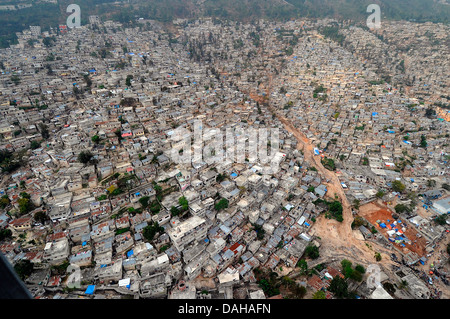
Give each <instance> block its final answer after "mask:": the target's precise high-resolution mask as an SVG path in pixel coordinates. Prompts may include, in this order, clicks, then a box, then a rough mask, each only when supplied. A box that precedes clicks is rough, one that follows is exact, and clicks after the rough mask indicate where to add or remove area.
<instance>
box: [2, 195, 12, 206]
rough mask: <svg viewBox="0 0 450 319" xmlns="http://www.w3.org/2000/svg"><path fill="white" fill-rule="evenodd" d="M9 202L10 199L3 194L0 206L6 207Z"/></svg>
mask: <svg viewBox="0 0 450 319" xmlns="http://www.w3.org/2000/svg"><path fill="white" fill-rule="evenodd" d="M10 203H11V201H10V199H9V197H8V195H3V196H2V197H1V198H0V207H1V208H6V207H7V206H8V205H9V204H10Z"/></svg>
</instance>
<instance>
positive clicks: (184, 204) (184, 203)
mask: <svg viewBox="0 0 450 319" xmlns="http://www.w3.org/2000/svg"><path fill="white" fill-rule="evenodd" d="M178 204H180V205H181V209H182V210H183V211H187V210H188V209H189V203H188V200H187V199H186V197H184V196H181V197H180V198H179V199H178Z"/></svg>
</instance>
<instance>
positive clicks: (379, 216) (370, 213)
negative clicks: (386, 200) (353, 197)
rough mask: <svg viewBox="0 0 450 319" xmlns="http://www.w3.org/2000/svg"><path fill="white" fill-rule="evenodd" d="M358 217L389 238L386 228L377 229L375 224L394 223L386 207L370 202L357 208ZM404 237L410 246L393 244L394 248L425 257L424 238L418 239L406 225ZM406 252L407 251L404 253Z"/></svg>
mask: <svg viewBox="0 0 450 319" xmlns="http://www.w3.org/2000/svg"><path fill="white" fill-rule="evenodd" d="M359 215H361V216H362V217H364V218H365V219H367V220H368V221H369V222H370V223H371V224H373V225H375V228H376V230H377V231H378V232H380V233H381V234H383V236H385V237H386V238H389V235H388V234H387V231H388V230H389V229H388V228H384V229H383V228H381V227H379V226H378V225H377V224H376V222H377V221H381V222H382V223H385V224H386V225H387V224H389V223H388V220H389V221H390V223H392V222H393V221H394V219H393V218H392V212H391V211H390V210H389V209H388V208H387V206H386V205H384V204H381V203H379V202H372V203H369V204H366V205H362V206H361V207H360V208H359ZM398 227H399V228H398V229H401V226H398ZM403 232H404V235H405V236H406V237H407V238H409V239H410V240H411V242H412V243H411V244H407V243H404V244H405V246H406V247H402V246H401V245H399V244H397V243H393V245H394V246H395V247H397V248H398V249H399V250H400V251H403V250H404V249H405V248H407V249H408V250H410V251H413V252H415V253H416V254H418V255H419V256H421V257H422V256H425V255H426V250H425V246H426V239H425V238H424V237H421V238H418V237H417V236H416V234H418V232H417V231H416V230H415V229H414V228H413V226H408V225H406V227H405V230H404V231H403ZM405 252H407V251H405Z"/></svg>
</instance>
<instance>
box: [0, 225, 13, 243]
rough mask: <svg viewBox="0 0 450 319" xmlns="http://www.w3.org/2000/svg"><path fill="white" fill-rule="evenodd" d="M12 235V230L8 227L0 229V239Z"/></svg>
mask: <svg viewBox="0 0 450 319" xmlns="http://www.w3.org/2000/svg"><path fill="white" fill-rule="evenodd" d="M11 237H12V231H11V229H9V228H6V229H0V241H2V240H4V239H8V238H11Z"/></svg>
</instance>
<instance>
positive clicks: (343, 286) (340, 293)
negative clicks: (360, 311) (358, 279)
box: [328, 276, 348, 298]
mask: <svg viewBox="0 0 450 319" xmlns="http://www.w3.org/2000/svg"><path fill="white" fill-rule="evenodd" d="M328 290H330V291H331V292H332V293H333V294H334V295H335V296H336V297H338V298H346V297H347V296H348V284H347V281H346V280H345V279H343V278H341V277H339V276H335V277H334V278H333V280H331V283H330V286H329V287H328Z"/></svg>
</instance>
